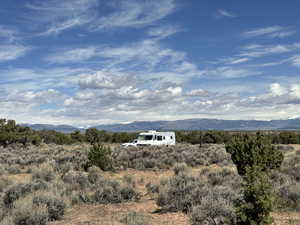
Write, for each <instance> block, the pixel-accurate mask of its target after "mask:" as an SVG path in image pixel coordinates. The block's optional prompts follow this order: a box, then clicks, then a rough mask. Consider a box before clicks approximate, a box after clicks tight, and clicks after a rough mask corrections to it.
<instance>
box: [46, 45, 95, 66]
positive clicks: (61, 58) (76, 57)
mask: <svg viewBox="0 0 300 225" xmlns="http://www.w3.org/2000/svg"><path fill="white" fill-rule="evenodd" d="M96 52H97V49H96V48H95V47H87V48H75V49H70V50H65V49H58V50H56V52H55V53H52V54H51V55H49V56H48V57H46V59H45V60H46V61H48V62H50V63H59V64H64V63H72V62H83V61H86V60H88V59H91V58H93V57H94V56H95V55H96Z"/></svg>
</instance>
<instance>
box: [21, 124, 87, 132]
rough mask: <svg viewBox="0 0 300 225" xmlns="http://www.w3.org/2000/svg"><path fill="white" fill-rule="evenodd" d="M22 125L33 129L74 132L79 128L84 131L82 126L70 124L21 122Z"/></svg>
mask: <svg viewBox="0 0 300 225" xmlns="http://www.w3.org/2000/svg"><path fill="white" fill-rule="evenodd" d="M20 125H21V126H26V127H30V128H31V129H33V130H55V131H59V132H62V133H72V132H73V131H76V130H79V131H84V129H82V128H77V127H73V126H70V125H51V124H20Z"/></svg>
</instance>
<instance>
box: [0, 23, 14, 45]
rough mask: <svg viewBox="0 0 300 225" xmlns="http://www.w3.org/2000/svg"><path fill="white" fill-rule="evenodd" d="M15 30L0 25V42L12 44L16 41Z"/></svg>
mask: <svg viewBox="0 0 300 225" xmlns="http://www.w3.org/2000/svg"><path fill="white" fill-rule="evenodd" d="M17 33H18V32H17V30H16V29H14V28H11V27H8V26H3V25H0V40H1V39H2V40H4V41H6V42H9V43H12V42H15V41H16V40H17Z"/></svg>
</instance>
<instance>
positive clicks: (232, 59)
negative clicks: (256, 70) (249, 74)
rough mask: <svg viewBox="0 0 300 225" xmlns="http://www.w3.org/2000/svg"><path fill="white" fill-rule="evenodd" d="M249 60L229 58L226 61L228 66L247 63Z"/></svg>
mask: <svg viewBox="0 0 300 225" xmlns="http://www.w3.org/2000/svg"><path fill="white" fill-rule="evenodd" d="M249 60H250V59H249V58H231V59H229V60H228V62H227V63H228V64H231V65H235V64H240V63H244V62H248V61H249Z"/></svg>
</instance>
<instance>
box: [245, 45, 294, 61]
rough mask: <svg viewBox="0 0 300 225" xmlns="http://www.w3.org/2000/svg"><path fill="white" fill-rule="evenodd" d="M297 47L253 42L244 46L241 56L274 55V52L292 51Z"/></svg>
mask: <svg viewBox="0 0 300 225" xmlns="http://www.w3.org/2000/svg"><path fill="white" fill-rule="evenodd" d="M294 49H295V47H292V46H288V45H258V44H251V45H247V46H244V47H243V48H242V51H241V53H240V54H239V56H241V57H252V58H257V57H262V56H265V55H272V54H281V53H286V52H291V51H293V50H294Z"/></svg>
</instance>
